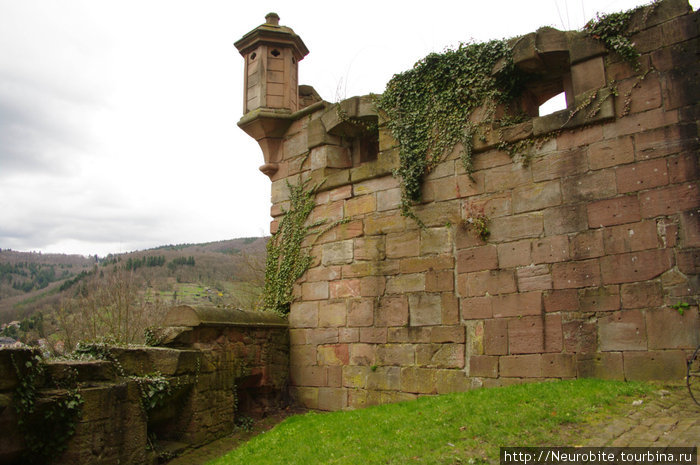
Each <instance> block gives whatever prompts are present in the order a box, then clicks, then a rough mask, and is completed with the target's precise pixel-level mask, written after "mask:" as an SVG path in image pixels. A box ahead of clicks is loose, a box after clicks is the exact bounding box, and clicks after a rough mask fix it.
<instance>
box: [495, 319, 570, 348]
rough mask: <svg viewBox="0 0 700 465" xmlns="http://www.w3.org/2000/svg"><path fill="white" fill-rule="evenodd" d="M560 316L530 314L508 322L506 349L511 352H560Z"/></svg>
mask: <svg viewBox="0 0 700 465" xmlns="http://www.w3.org/2000/svg"><path fill="white" fill-rule="evenodd" d="M561 349H562V326H561V316H559V315H549V316H547V317H545V318H544V319H543V318H542V317H541V316H530V317H523V318H519V319H514V320H510V321H509V322H508V350H509V352H510V353H511V354H533V353H542V352H561Z"/></svg>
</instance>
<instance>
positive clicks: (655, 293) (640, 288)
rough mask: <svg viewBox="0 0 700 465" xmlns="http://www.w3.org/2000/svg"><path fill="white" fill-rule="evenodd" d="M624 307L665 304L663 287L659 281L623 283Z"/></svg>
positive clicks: (621, 290) (647, 306)
mask: <svg viewBox="0 0 700 465" xmlns="http://www.w3.org/2000/svg"><path fill="white" fill-rule="evenodd" d="M620 296H621V299H622V308H654V307H660V306H661V305H663V289H662V288H661V283H660V282H658V281H646V282H639V283H630V284H623V285H622V286H621V289H620Z"/></svg>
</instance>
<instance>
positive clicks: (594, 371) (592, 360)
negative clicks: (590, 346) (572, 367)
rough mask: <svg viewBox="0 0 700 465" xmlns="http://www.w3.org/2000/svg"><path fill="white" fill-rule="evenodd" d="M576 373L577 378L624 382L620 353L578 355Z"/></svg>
mask: <svg viewBox="0 0 700 465" xmlns="http://www.w3.org/2000/svg"><path fill="white" fill-rule="evenodd" d="M576 372H577V373H578V376H579V378H601V379H615V380H620V381H622V380H624V379H625V372H624V369H623V364H622V352H598V353H596V354H587V353H584V354H578V355H577V356H576Z"/></svg>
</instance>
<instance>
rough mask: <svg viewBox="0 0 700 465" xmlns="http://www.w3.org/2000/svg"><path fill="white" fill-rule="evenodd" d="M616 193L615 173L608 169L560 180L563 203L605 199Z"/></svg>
mask: <svg viewBox="0 0 700 465" xmlns="http://www.w3.org/2000/svg"><path fill="white" fill-rule="evenodd" d="M616 193H617V191H616V187H615V172H614V171H612V170H610V169H607V170H600V171H594V172H591V173H588V174H584V175H581V176H576V177H571V178H566V179H564V180H562V194H563V196H564V203H576V202H582V201H588V200H598V199H605V198H608V197H612V196H614V195H615V194H616Z"/></svg>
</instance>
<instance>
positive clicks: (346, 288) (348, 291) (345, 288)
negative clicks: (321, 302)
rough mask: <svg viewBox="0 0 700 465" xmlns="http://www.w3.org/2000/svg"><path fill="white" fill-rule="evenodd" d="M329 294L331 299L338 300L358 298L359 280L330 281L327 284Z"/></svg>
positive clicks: (359, 294) (359, 293)
mask: <svg viewBox="0 0 700 465" xmlns="http://www.w3.org/2000/svg"><path fill="white" fill-rule="evenodd" d="M329 293H330V297H331V299H340V298H344V297H360V296H361V295H362V294H361V292H360V280H359V279H341V280H338V281H331V282H330V284H329Z"/></svg>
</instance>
